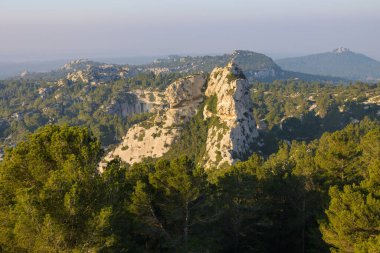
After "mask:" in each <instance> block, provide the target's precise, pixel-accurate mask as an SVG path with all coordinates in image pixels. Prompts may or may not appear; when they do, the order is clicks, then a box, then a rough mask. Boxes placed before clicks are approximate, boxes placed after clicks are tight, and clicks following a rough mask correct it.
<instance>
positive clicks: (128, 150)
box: [105, 75, 206, 164]
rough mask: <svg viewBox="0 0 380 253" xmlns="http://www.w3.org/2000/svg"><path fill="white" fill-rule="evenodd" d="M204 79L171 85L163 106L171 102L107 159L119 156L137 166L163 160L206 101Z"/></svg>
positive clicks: (136, 128)
mask: <svg viewBox="0 0 380 253" xmlns="http://www.w3.org/2000/svg"><path fill="white" fill-rule="evenodd" d="M205 83H206V78H205V77H204V76H203V75H193V76H189V77H186V78H182V79H179V80H178V81H176V82H174V83H172V84H171V85H169V87H168V88H167V89H166V91H165V93H164V94H165V96H164V98H163V100H162V102H167V106H163V108H162V109H161V110H159V111H158V112H157V113H156V114H155V115H154V116H153V117H152V118H151V119H149V120H147V121H144V122H142V123H140V124H137V125H135V126H133V127H132V128H131V129H130V130H129V131H128V133H127V134H126V135H125V136H124V138H123V141H122V143H121V144H120V145H119V146H118V147H117V148H116V149H115V150H113V151H111V152H110V153H109V154H108V155H107V156H106V157H105V161H109V160H111V159H113V158H114V157H117V156H119V157H120V158H121V159H122V160H123V161H125V162H127V163H130V164H133V163H136V162H140V161H142V159H144V158H146V157H153V158H156V157H161V156H162V155H163V154H165V153H166V152H167V151H168V150H169V148H170V146H171V145H172V144H173V142H174V141H175V140H176V139H177V138H178V137H179V136H180V133H181V130H182V127H183V125H184V124H185V123H186V122H188V121H189V120H190V118H191V117H193V116H194V115H195V113H196V112H197V109H198V108H199V105H200V103H201V102H202V101H203V96H202V88H203V86H204V84H205Z"/></svg>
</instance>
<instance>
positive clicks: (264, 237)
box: [0, 118, 380, 252]
mask: <svg viewBox="0 0 380 253" xmlns="http://www.w3.org/2000/svg"><path fill="white" fill-rule="evenodd" d="M101 156H102V149H101V145H100V143H99V141H98V140H97V139H96V138H95V137H94V136H93V135H92V134H91V133H90V132H89V130H88V129H87V128H81V127H69V126H56V125H48V126H46V127H43V128H40V129H38V130H37V131H36V132H35V133H33V134H31V135H29V136H28V137H27V138H26V140H25V141H22V142H20V143H19V144H17V146H16V147H14V148H10V149H7V150H6V154H5V157H4V161H3V162H2V163H1V164H0V192H1V194H0V196H1V198H0V250H1V251H2V252H326V251H329V249H331V250H332V251H336V252H378V249H379V248H380V232H379V229H378V228H379V226H380V224H379V222H380V219H379V217H380V176H379V171H380V125H379V123H378V122H376V121H371V120H369V119H367V118H365V119H364V120H362V121H361V122H359V123H353V124H349V125H348V126H346V127H345V128H344V129H342V130H340V131H336V132H333V133H324V134H323V135H322V136H321V138H319V139H317V140H315V141H312V142H309V143H306V142H299V141H293V142H292V143H290V144H287V143H286V142H284V143H282V144H281V145H280V148H279V150H278V151H277V152H276V153H274V154H272V155H270V156H269V157H268V158H264V157H262V156H260V155H257V154H254V155H253V156H251V157H250V158H249V159H248V160H247V161H245V162H238V163H236V164H235V165H233V166H229V167H226V168H223V169H220V170H208V171H204V170H203V169H202V168H201V167H199V166H197V164H196V163H195V162H194V161H193V160H192V159H191V158H188V157H186V156H179V157H177V158H173V159H170V160H166V159H162V160H157V161H153V162H149V161H147V162H143V163H138V164H134V165H132V166H129V165H127V164H123V163H122V162H120V160H117V159H116V160H114V161H112V162H110V163H109V164H108V166H107V168H106V169H105V171H104V172H103V173H99V171H98V169H97V166H98V165H97V164H98V162H99V160H100V158H101Z"/></svg>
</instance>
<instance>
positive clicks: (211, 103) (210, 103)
mask: <svg viewBox="0 0 380 253" xmlns="http://www.w3.org/2000/svg"><path fill="white" fill-rule="evenodd" d="M205 103H206V106H207V109H208V110H209V111H210V112H212V113H217V108H216V106H217V105H218V97H217V96H216V95H213V96H211V97H208V98H206V101H205Z"/></svg>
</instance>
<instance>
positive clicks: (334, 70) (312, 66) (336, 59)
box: [276, 47, 380, 81]
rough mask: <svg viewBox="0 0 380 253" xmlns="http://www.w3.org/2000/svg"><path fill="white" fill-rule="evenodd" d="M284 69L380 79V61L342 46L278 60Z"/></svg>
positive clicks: (315, 73) (355, 78)
mask: <svg viewBox="0 0 380 253" xmlns="http://www.w3.org/2000/svg"><path fill="white" fill-rule="evenodd" d="M276 63H277V64H278V65H279V66H280V67H281V68H282V69H284V70H289V71H297V72H302V73H306V74H312V75H323V76H335V77H341V78H346V79H349V80H361V81H378V80H380V62H378V61H376V60H374V59H372V58H370V57H368V56H366V55H364V54H359V53H355V52H352V51H351V50H349V49H348V48H344V47H340V48H337V49H335V50H333V51H331V52H327V53H321V54H313V55H308V56H302V57H293V58H285V59H279V60H276Z"/></svg>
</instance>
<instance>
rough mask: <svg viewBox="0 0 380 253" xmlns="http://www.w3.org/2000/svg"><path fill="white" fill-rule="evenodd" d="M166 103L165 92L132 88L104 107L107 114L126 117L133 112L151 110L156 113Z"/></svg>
mask: <svg viewBox="0 0 380 253" xmlns="http://www.w3.org/2000/svg"><path fill="white" fill-rule="evenodd" d="M165 106H168V105H167V101H166V100H165V94H164V93H163V92H159V91H150V90H133V91H130V92H125V93H122V94H119V95H118V97H115V98H113V99H112V100H111V102H110V104H109V105H108V106H107V107H105V108H104V111H105V112H106V113H108V114H118V115H120V116H121V117H128V116H132V115H134V114H139V113H145V112H151V113H156V112H158V111H159V110H162V109H164V108H165Z"/></svg>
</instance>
